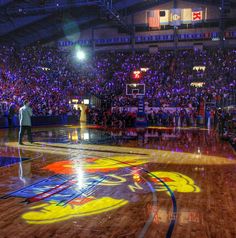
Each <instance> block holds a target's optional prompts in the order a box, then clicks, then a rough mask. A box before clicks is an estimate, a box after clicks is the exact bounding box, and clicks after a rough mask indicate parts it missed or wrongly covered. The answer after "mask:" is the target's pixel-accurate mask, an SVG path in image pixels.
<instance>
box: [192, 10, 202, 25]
mask: <svg viewBox="0 0 236 238" xmlns="http://www.w3.org/2000/svg"><path fill="white" fill-rule="evenodd" d="M202 20H203V11H202V9H201V8H195V9H193V10H192V22H193V23H194V22H199V21H202Z"/></svg>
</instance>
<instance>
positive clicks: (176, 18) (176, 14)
mask: <svg viewBox="0 0 236 238" xmlns="http://www.w3.org/2000/svg"><path fill="white" fill-rule="evenodd" d="M170 25H171V26H180V25H181V9H180V8H176V9H171V10H170Z"/></svg>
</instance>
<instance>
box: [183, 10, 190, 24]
mask: <svg viewBox="0 0 236 238" xmlns="http://www.w3.org/2000/svg"><path fill="white" fill-rule="evenodd" d="M181 22H182V24H191V23H192V9H191V8H183V9H181Z"/></svg>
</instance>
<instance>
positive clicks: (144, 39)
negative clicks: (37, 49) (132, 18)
mask: <svg viewBox="0 0 236 238" xmlns="http://www.w3.org/2000/svg"><path fill="white" fill-rule="evenodd" d="M224 37H225V39H226V40H227V39H236V31H226V32H225V34H224ZM219 38H220V32H216V31H214V32H198V33H182V34H178V40H179V41H191V40H213V41H214V40H219ZM131 40H132V37H131V36H122V37H113V38H107V39H95V45H98V46H99V45H117V44H130V43H131ZM168 41H174V35H173V34H163V35H161V34H158V35H138V36H135V43H150V42H168ZM76 44H79V45H81V46H91V45H92V40H89V39H80V40H78V41H59V42H58V46H59V47H67V46H72V45H76Z"/></svg>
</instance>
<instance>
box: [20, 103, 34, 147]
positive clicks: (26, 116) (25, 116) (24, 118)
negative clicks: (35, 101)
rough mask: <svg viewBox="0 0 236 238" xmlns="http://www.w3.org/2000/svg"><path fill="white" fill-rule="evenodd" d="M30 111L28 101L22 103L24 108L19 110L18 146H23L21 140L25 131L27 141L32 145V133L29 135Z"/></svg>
mask: <svg viewBox="0 0 236 238" xmlns="http://www.w3.org/2000/svg"><path fill="white" fill-rule="evenodd" d="M32 115H33V113H32V109H31V108H30V106H29V102H28V101H24V106H23V107H21V108H20V110H19V121H20V132H19V144H20V145H23V142H22V139H23V137H24V134H25V131H27V135H28V141H29V142H30V143H33V139H32V133H31V117H32Z"/></svg>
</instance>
